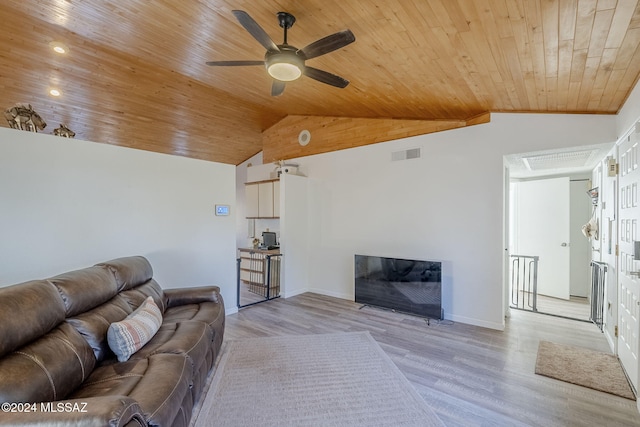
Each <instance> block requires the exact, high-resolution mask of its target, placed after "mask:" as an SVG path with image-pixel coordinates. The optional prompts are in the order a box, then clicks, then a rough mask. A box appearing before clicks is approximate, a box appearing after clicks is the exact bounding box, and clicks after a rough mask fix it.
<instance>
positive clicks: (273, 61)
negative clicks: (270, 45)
mask: <svg viewBox="0 0 640 427" xmlns="http://www.w3.org/2000/svg"><path fill="white" fill-rule="evenodd" d="M265 63H266V65H267V72H268V73H269V75H270V76H271V77H273V78H274V79H276V80H280V81H283V82H290V81H293V80H296V79H298V78H300V76H301V75H302V70H303V69H304V60H303V59H302V58H300V57H298V56H297V55H296V54H295V53H294V52H290V51H284V52H278V53H274V54H270V55H267V57H266V58H265Z"/></svg>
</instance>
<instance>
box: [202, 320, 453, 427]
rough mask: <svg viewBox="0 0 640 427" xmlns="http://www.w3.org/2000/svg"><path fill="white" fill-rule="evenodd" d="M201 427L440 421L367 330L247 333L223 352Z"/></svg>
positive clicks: (352, 425)
mask: <svg viewBox="0 0 640 427" xmlns="http://www.w3.org/2000/svg"><path fill="white" fill-rule="evenodd" d="M192 425H193V426H195V427H205V426H233V427H236V426H243V427H248V426H278V427H280V426H349V427H359V426H363V427H364V426H366V427H370V426H394V427H396V426H420V427H426V426H443V425H444V424H443V423H442V422H441V421H440V419H439V418H438V417H437V415H436V414H435V413H434V412H433V411H432V410H431V408H429V406H428V405H427V404H426V402H425V401H424V400H423V399H422V397H421V396H420V395H419V394H418V393H417V392H416V390H415V389H414V388H413V386H412V385H411V383H409V381H408V380H407V379H406V378H405V377H404V375H403V374H402V372H400V370H399V369H398V367H397V366H396V365H395V364H394V363H393V362H392V361H391V359H390V358H389V356H387V354H386V353H385V352H384V351H383V350H382V349H381V348H380V346H379V345H378V343H377V342H376V341H375V340H374V339H373V338H372V337H371V335H370V334H369V333H368V332H354V333H336V334H327V335H301V336H281V337H265V338H251V339H246V340H239V341H231V342H229V343H228V344H227V345H225V348H224V350H223V354H222V356H221V359H220V362H219V364H218V367H217V369H216V371H215V373H214V376H213V379H212V382H211V386H210V389H209V391H208V392H207V394H206V396H204V400H203V401H202V405H201V409H200V412H199V413H198V414H197V416H196V418H195V421H194V422H193V423H192Z"/></svg>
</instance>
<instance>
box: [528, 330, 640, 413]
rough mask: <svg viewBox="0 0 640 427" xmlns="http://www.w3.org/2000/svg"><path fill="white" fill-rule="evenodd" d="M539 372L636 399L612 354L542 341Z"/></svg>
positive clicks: (539, 350) (539, 352)
mask: <svg viewBox="0 0 640 427" xmlns="http://www.w3.org/2000/svg"><path fill="white" fill-rule="evenodd" d="M535 372H536V374H539V375H544V376H547V377H551V378H555V379H558V380H561V381H565V382H568V383H572V384H577V385H580V386H583V387H589V388H592V389H595V390H599V391H604V392H605V393H610V394H615V395H616V396H620V397H624V398H627V399H632V400H636V398H635V396H634V395H633V391H632V390H631V386H630V385H629V381H628V380H627V377H626V376H625V374H624V371H623V370H622V366H620V362H619V361H618V358H617V357H616V356H615V355H613V354H607V353H602V352H599V351H593V350H589V349H586V348H581V347H573V346H568V345H562V344H555V343H552V342H548V341H540V346H539V347H538V358H537V360H536V371H535Z"/></svg>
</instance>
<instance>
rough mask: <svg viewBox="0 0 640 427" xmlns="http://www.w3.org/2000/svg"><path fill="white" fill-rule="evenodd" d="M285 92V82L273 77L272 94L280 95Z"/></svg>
mask: <svg viewBox="0 0 640 427" xmlns="http://www.w3.org/2000/svg"><path fill="white" fill-rule="evenodd" d="M282 92H284V82H283V81H280V80H276V79H273V83H272V84H271V96H280V95H282Z"/></svg>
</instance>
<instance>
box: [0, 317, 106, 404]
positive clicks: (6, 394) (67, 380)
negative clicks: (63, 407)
mask: <svg viewBox="0 0 640 427" xmlns="http://www.w3.org/2000/svg"><path fill="white" fill-rule="evenodd" d="M95 364H96V359H95V357H94V355H93V351H92V349H91V347H90V346H89V344H88V343H87V342H86V341H85V340H84V338H83V337H82V336H81V335H80V334H79V333H78V332H77V331H76V330H75V329H73V328H72V327H71V326H70V325H68V324H66V323H62V324H61V325H60V326H59V327H57V328H56V329H54V330H53V331H51V332H49V333H48V334H45V335H44V336H42V337H41V338H39V339H37V340H35V341H33V342H32V343H30V344H28V345H26V346H24V347H21V348H19V349H18V350H16V351H14V352H13V353H10V354H8V355H7V356H5V357H3V358H2V359H0V378H1V379H2V380H1V381H0V402H31V403H34V402H45V401H54V400H61V399H64V398H65V397H66V396H67V395H68V394H69V393H71V392H72V391H73V390H75V389H76V388H77V387H78V386H79V385H80V384H81V383H82V382H83V381H84V380H85V379H86V378H87V377H89V375H90V374H91V372H92V371H93V368H94V367H95Z"/></svg>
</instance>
